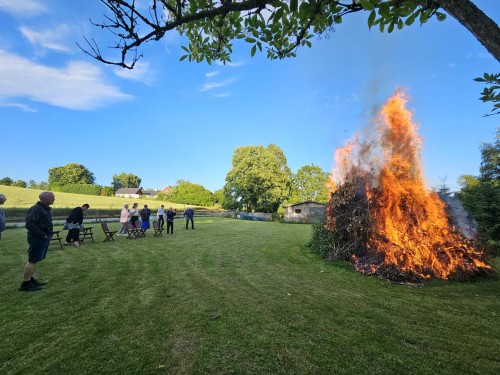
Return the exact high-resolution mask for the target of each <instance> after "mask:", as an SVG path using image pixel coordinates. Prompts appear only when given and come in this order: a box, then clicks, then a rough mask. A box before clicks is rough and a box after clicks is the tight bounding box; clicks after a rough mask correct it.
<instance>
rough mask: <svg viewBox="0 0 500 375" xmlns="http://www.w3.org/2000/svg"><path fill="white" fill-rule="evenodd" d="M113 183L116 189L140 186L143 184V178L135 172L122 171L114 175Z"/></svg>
mask: <svg viewBox="0 0 500 375" xmlns="http://www.w3.org/2000/svg"><path fill="white" fill-rule="evenodd" d="M111 185H113V188H114V189H115V191H117V190H118V189H121V188H138V187H139V186H141V179H140V178H139V176H136V175H135V174H132V173H125V172H122V173H120V174H114V175H113V182H112V183H111Z"/></svg>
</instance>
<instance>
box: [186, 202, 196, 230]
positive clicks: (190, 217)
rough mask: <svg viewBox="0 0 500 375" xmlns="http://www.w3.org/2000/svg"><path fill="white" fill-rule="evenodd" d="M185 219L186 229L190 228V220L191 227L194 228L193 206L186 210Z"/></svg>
mask: <svg viewBox="0 0 500 375" xmlns="http://www.w3.org/2000/svg"><path fill="white" fill-rule="evenodd" d="M184 219H185V220H186V230H187V229H188V226H189V222H190V221H191V229H194V220H193V219H194V210H193V209H192V208H191V207H188V208H187V209H186V210H185V211H184Z"/></svg>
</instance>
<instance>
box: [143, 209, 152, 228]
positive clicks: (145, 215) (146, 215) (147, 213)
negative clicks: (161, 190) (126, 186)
mask: <svg viewBox="0 0 500 375" xmlns="http://www.w3.org/2000/svg"><path fill="white" fill-rule="evenodd" d="M150 217H151V210H150V209H149V208H148V205H147V204H145V205H144V208H143V209H142V210H141V228H142V229H149V228H151V225H150V223H149V218H150Z"/></svg>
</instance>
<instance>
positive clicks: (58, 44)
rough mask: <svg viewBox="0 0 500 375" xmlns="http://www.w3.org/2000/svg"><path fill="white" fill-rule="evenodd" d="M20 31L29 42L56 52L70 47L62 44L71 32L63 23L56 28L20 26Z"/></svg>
mask: <svg viewBox="0 0 500 375" xmlns="http://www.w3.org/2000/svg"><path fill="white" fill-rule="evenodd" d="M0 1H1V0H0ZM21 33H22V34H23V35H24V37H25V38H26V39H28V40H29V41H30V43H31V44H34V45H40V46H42V47H44V48H48V49H51V50H55V51H58V52H70V48H68V47H67V46H66V45H65V44H64V41H65V40H66V39H67V38H66V37H67V36H68V35H70V34H71V28H70V26H69V25H67V24H65V23H63V24H61V25H59V26H58V27H56V28H51V29H47V30H42V31H37V30H33V29H30V28H29V27H21Z"/></svg>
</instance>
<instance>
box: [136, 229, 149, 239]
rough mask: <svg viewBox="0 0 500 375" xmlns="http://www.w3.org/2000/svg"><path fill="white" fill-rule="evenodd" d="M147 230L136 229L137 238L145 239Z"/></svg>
mask: <svg viewBox="0 0 500 375" xmlns="http://www.w3.org/2000/svg"><path fill="white" fill-rule="evenodd" d="M146 231H147V229H142V228H137V237H138V238H139V237H146Z"/></svg>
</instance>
